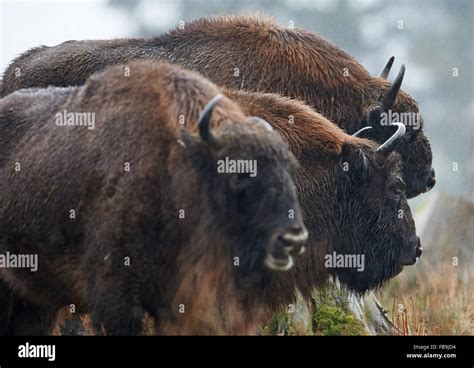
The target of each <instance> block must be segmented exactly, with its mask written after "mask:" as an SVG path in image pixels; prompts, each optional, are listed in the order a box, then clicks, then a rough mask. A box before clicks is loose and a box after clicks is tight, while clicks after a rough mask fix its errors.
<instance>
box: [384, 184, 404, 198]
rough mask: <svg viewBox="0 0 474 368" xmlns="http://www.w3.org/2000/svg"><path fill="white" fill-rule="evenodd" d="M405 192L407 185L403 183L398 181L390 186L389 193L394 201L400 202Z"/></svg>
mask: <svg viewBox="0 0 474 368" xmlns="http://www.w3.org/2000/svg"><path fill="white" fill-rule="evenodd" d="M404 190H405V184H404V183H403V182H402V181H396V182H394V183H392V184H390V185H389V187H388V191H389V193H390V196H391V197H392V198H393V199H396V200H399V199H400V197H401V196H402V195H403V192H404Z"/></svg>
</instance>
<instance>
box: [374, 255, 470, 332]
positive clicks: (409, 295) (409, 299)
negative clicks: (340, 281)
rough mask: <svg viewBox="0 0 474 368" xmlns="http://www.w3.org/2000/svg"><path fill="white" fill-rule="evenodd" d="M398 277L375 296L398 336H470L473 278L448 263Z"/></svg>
mask: <svg viewBox="0 0 474 368" xmlns="http://www.w3.org/2000/svg"><path fill="white" fill-rule="evenodd" d="M423 266H424V267H422V269H421V270H420V271H416V273H415V271H412V272H411V273H408V274H405V273H402V274H401V275H400V276H399V277H397V278H396V279H395V280H394V281H392V283H391V284H390V285H389V286H388V287H387V288H386V289H384V290H383V291H382V292H380V293H379V298H380V300H381V301H382V303H383V304H384V305H385V306H391V307H390V309H389V315H390V317H391V318H392V320H393V322H394V324H395V326H396V327H397V328H398V329H399V334H401V335H473V334H474V277H472V276H471V277H466V275H464V277H461V275H460V270H459V268H458V267H456V266H453V265H452V264H451V263H445V264H438V265H437V267H436V269H433V268H431V267H429V265H428V264H426V263H425V264H424V265H423Z"/></svg>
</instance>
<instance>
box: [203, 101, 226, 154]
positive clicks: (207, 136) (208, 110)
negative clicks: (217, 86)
mask: <svg viewBox="0 0 474 368" xmlns="http://www.w3.org/2000/svg"><path fill="white" fill-rule="evenodd" d="M221 98H222V94H218V95H216V96H214V97H213V98H212V100H211V101H209V102H208V103H207V105H206V106H205V107H204V109H203V110H202V112H201V115H200V116H199V123H198V126H199V135H200V136H201V138H202V140H203V141H204V142H208V143H209V144H210V145H211V146H213V147H215V148H217V147H219V146H220V145H219V143H218V141H217V139H216V137H214V135H213V134H212V132H211V129H210V127H209V125H210V123H211V115H212V111H213V110H214V107H216V105H217V104H218V103H219V101H220V100H221Z"/></svg>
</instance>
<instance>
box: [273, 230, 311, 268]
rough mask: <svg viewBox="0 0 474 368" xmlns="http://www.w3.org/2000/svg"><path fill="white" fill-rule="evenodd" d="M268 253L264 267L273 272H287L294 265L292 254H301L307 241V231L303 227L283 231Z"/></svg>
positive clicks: (277, 236)
mask: <svg viewBox="0 0 474 368" xmlns="http://www.w3.org/2000/svg"><path fill="white" fill-rule="evenodd" d="M274 239H275V240H274V242H272V244H271V246H270V249H269V252H268V253H267V255H266V257H265V265H266V266H267V267H268V268H269V269H271V270H275V271H287V270H289V269H290V268H292V267H293V265H294V260H293V257H292V255H293V254H302V253H303V252H304V244H305V243H306V240H307V239H308V230H306V228H305V227H304V226H297V227H291V228H288V229H285V230H284V231H283V232H281V233H279V234H277V235H276V237H275V238H274Z"/></svg>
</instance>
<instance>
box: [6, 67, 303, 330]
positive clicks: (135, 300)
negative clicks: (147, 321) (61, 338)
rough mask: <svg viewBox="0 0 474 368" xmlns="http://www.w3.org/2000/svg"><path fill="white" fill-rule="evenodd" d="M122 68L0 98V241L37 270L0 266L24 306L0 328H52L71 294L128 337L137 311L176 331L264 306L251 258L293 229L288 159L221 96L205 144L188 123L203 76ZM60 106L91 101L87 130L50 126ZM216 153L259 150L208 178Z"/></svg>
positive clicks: (75, 108) (223, 325) (260, 277)
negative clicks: (247, 169) (33, 259)
mask: <svg viewBox="0 0 474 368" xmlns="http://www.w3.org/2000/svg"><path fill="white" fill-rule="evenodd" d="M130 66H131V69H132V73H133V74H132V75H133V77H126V76H124V72H123V68H124V66H122V65H120V66H114V67H111V68H109V69H107V70H106V71H104V72H103V73H98V74H95V75H94V76H92V77H91V78H90V79H89V80H88V81H87V82H86V84H85V85H84V86H82V87H76V88H67V89H64V88H48V89H44V90H41V89H32V90H21V91H18V92H16V93H13V94H11V95H9V96H8V97H6V98H4V99H2V100H0V126H1V130H2V135H1V138H0V146H1V147H2V148H3V147H6V146H8V149H5V150H2V154H1V156H0V175H1V177H2V180H1V182H0V200H1V207H0V208H1V212H0V252H1V253H5V252H6V251H9V252H11V253H14V254H31V253H33V254H38V257H39V268H38V271H37V272H30V271H29V270H25V269H15V268H5V269H3V268H2V269H0V277H1V279H2V281H3V282H4V283H5V284H6V285H9V286H10V287H12V288H13V289H14V291H15V293H16V296H17V297H19V298H20V299H21V304H22V305H25V306H26V307H25V308H17V309H15V308H13V309H11V310H10V312H9V313H8V316H7V317H9V318H8V323H7V325H6V326H0V327H1V328H2V330H3V332H4V333H10V334H18V333H29V334H31V333H34V334H37V333H50V332H51V326H52V323H53V321H54V319H55V316H56V315H57V314H58V311H59V310H62V309H63V308H64V307H65V306H69V305H70V304H75V305H76V308H77V311H78V312H90V314H91V317H92V320H93V322H94V327H95V330H96V332H98V333H105V334H114V335H115V334H137V333H139V332H140V331H141V330H142V320H143V315H144V313H145V312H147V313H148V314H149V315H151V316H152V317H153V318H154V319H155V320H156V323H157V328H158V332H160V333H180V334H187V333H196V332H199V333H214V332H215V333H222V332H223V331H231V332H233V333H238V334H243V333H253V332H254V331H255V329H256V325H258V324H259V323H261V322H262V316H267V315H268V313H269V312H268V304H265V303H266V291H265V290H266V289H267V288H269V287H270V285H271V279H272V277H273V276H272V275H273V274H274V273H275V272H274V271H269V270H267V269H266V268H264V267H263V265H264V262H263V259H264V257H265V256H266V254H269V253H270V254H271V253H272V252H275V251H277V250H278V248H279V247H281V235H282V234H284V233H285V232H287V231H290V230H291V231H293V230H295V229H296V230H299V231H301V229H302V228H303V223H302V216H301V213H300V210H299V205H298V202H297V192H296V188H295V186H294V184H293V181H292V175H293V173H295V172H296V167H297V163H296V160H295V159H294V157H293V155H292V154H291V152H290V151H289V150H288V147H287V145H286V144H285V143H284V142H283V140H282V139H281V138H280V136H279V135H278V134H276V133H275V132H270V131H268V128H266V127H265V126H264V125H263V124H260V123H256V122H252V121H249V120H247V117H246V115H245V114H244V113H243V112H242V111H241V110H240V108H239V107H238V105H237V104H235V103H234V102H232V101H231V100H229V99H228V98H225V97H224V98H223V99H222V100H221V101H220V103H219V104H218V105H217V107H216V108H215V111H214V113H213V115H212V131H211V132H212V134H213V135H214V136H215V137H217V138H216V139H217V140H218V142H219V145H218V146H213V145H211V144H210V143H208V142H205V141H203V139H201V137H199V136H196V134H195V133H196V131H197V124H196V123H197V120H198V117H199V114H200V113H201V111H202V109H203V107H204V106H205V105H206V103H207V102H208V101H209V100H210V99H211V98H212V97H214V96H215V95H216V94H218V93H219V90H218V89H217V88H216V86H214V85H213V84H212V83H210V82H209V81H208V80H206V79H204V78H203V77H201V76H199V75H197V74H195V73H193V72H188V71H184V70H182V69H180V68H178V67H176V66H171V65H169V64H166V63H155V64H153V63H132V64H131V65H130ZM63 110H67V111H68V112H93V113H95V124H96V126H95V129H94V130H88V129H87V128H86V127H77V126H76V127H61V126H56V125H55V115H56V113H58V112H62V111H63ZM180 116H182V117H184V119H185V126H186V129H184V130H183V129H182V127H181V126H180V124H178V122H179V121H180ZM178 139H180V140H181V141H180V142H181V144H178V142H177V140H178ZM182 145H184V147H183V146H182ZM223 157H229V158H235V159H255V160H257V164H258V175H257V176H256V177H255V178H250V177H248V175H242V174H240V175H236V174H234V175H230V174H218V173H217V172H216V161H217V160H218V159H221V158H223ZM16 162H19V163H20V164H21V170H20V171H16V170H15V163H16ZM127 162H128V163H130V171H126V170H124V164H125V163H127ZM71 209H74V210H75V211H76V213H75V215H76V216H75V218H71V217H70V210H71ZM180 210H184V214H185V217H184V218H180V217H179V214H180ZM289 210H293V211H294V216H289V215H288V213H289ZM262 219H265V220H264V221H262ZM284 245H285V244H284ZM295 250H296V251H297V250H298V249H295ZM127 257H129V258H127ZM235 257H238V260H239V264H238V266H236V264H235V262H236V258H235ZM127 259H129V260H130V265H127V264H126V262H127V261H126V260H127ZM4 290H5V289H3V291H4ZM7 294H8V292H7ZM3 302H5V300H4V301H3ZM236 311H239V312H238V313H237V312H236ZM27 318H28V319H27ZM26 320H28V322H29V324H27V323H25V321H26ZM12 324H13V325H12Z"/></svg>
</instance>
